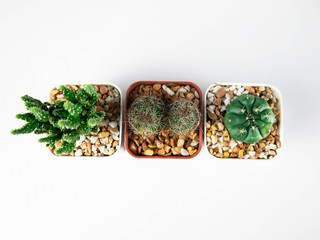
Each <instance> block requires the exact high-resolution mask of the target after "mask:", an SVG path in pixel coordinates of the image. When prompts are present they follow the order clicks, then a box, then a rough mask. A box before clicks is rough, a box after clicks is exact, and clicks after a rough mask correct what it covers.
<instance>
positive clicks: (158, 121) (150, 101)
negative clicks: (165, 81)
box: [128, 96, 164, 136]
mask: <svg viewBox="0 0 320 240" xmlns="http://www.w3.org/2000/svg"><path fill="white" fill-rule="evenodd" d="M128 121H129V126H130V128H131V129H132V130H133V132H134V133H136V134H141V135H143V136H150V135H155V134H157V133H158V132H159V131H160V130H161V129H162V128H163V127H164V102H163V101H162V100H161V99H160V98H156V97H150V96H149V97H148V96H144V97H140V98H137V99H136V100H135V101H134V102H133V103H132V104H131V106H130V108H129V110H128Z"/></svg>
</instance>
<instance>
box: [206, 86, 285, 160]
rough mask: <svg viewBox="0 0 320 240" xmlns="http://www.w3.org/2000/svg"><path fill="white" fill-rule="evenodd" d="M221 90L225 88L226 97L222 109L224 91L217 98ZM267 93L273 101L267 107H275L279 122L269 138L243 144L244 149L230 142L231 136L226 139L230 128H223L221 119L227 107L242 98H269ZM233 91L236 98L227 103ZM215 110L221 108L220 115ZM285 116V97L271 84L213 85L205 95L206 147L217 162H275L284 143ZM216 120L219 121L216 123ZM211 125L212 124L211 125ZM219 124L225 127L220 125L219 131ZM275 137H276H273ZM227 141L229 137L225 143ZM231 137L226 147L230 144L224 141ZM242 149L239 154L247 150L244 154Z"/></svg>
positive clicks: (239, 143) (235, 142) (234, 142)
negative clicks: (245, 96)
mask: <svg viewBox="0 0 320 240" xmlns="http://www.w3.org/2000/svg"><path fill="white" fill-rule="evenodd" d="M220 87H222V88H225V90H226V95H224V97H220V100H221V105H222V106H220V107H219V105H218V104H219V102H220V100H219V99H218V98H219V96H221V92H222V94H223V92H224V91H221V92H220V94H218V91H219V88H220ZM239 89H241V90H240V93H238V91H239ZM267 89H269V90H268V91H270V92H271V95H268V96H272V100H270V99H269V98H267V99H269V102H268V103H269V105H270V106H272V105H274V106H273V107H272V110H273V112H274V113H275V116H276V122H275V123H274V124H273V128H272V130H271V133H270V134H269V135H268V136H267V137H266V138H264V139H262V140H260V141H259V142H258V143H256V144H249V143H242V144H243V146H242V145H241V142H238V141H235V140H234V139H232V138H231V136H230V135H229V136H225V135H227V132H226V131H227V128H226V127H225V126H224V124H223V120H222V121H221V117H222V119H223V117H224V116H225V114H226V108H227V106H228V105H229V104H230V103H231V102H232V101H233V100H235V99H236V97H237V96H240V95H242V94H251V95H256V96H257V95H258V94H257V93H259V95H260V97H262V96H264V95H266V91H267ZM242 90H243V91H242ZM249 90H250V91H249ZM253 90H254V91H253ZM260 90H261V91H260ZM262 90H263V91H262ZM230 91H232V92H233V95H234V96H233V97H231V98H229V99H228V97H230V96H231V95H232V94H231V92H230ZM241 91H242V92H241ZM235 93H237V94H239V95H237V94H235ZM227 94H228V96H227ZM216 98H217V99H216ZM274 100H276V101H274ZM212 101H213V102H212ZM216 108H218V110H219V111H218V112H216ZM219 112H220V115H219ZM282 112H283V108H282V96H281V93H280V91H279V89H278V88H276V87H275V86H272V85H270V84H258V83H215V84H212V85H211V86H210V87H209V88H208V89H207V91H206V93H205V107H204V114H205V115H204V116H205V117H204V121H205V123H204V129H205V131H204V132H205V147H206V149H207V150H208V153H209V154H210V155H211V156H213V157H215V158H218V159H241V160H246V159H247V160H269V159H273V158H274V157H276V156H278V155H279V150H280V148H281V144H282V141H283V126H282ZM217 113H218V114H217ZM219 116H220V118H219ZM216 117H217V119H216V120H215V118H216ZM209 121H210V123H211V124H209ZM219 122H220V123H222V124H223V126H222V125H221V124H219V126H220V129H219V127H218V125H217V124H218V123H219ZM212 125H214V127H212ZM222 127H223V128H224V129H223V130H222ZM274 128H276V130H273V129H274ZM219 132H220V133H219ZM221 133H222V136H220V135H221ZM272 133H273V134H274V135H272ZM228 134H229V132H228ZM224 137H226V139H225V138H224ZM228 137H229V145H226V142H228V141H225V140H227V139H228ZM219 143H220V145H219ZM231 143H232V144H231ZM264 145H265V146H264ZM224 146H225V147H224ZM227 148H229V149H227ZM239 148H240V150H242V149H245V150H244V151H243V152H242V153H240V152H239ZM260 151H261V152H260Z"/></svg>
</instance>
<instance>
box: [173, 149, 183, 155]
mask: <svg viewBox="0 0 320 240" xmlns="http://www.w3.org/2000/svg"><path fill="white" fill-rule="evenodd" d="M181 149H182V147H174V148H172V149H171V151H172V153H173V155H178V154H180V153H181Z"/></svg>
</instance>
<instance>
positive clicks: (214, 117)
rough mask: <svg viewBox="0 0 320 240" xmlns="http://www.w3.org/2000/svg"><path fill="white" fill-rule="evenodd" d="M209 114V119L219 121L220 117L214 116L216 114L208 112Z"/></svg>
mask: <svg viewBox="0 0 320 240" xmlns="http://www.w3.org/2000/svg"><path fill="white" fill-rule="evenodd" d="M207 113H208V117H209V118H210V119H211V120H213V121H215V120H217V119H218V117H217V115H216V114H214V113H212V112H210V111H208V112H207Z"/></svg>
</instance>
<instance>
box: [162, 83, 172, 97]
mask: <svg viewBox="0 0 320 240" xmlns="http://www.w3.org/2000/svg"><path fill="white" fill-rule="evenodd" d="M162 88H163V90H164V91H166V92H167V93H168V94H169V95H170V96H173V95H174V92H173V91H172V90H171V89H170V88H168V87H167V86H166V85H162Z"/></svg>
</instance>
